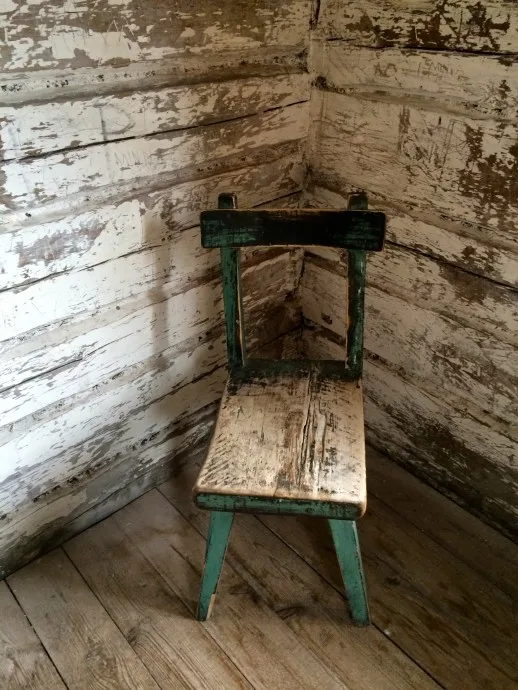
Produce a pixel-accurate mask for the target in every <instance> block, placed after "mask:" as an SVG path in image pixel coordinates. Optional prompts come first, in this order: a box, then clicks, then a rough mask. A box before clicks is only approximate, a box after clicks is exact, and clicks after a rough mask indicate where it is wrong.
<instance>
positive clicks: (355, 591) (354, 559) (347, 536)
mask: <svg viewBox="0 0 518 690" xmlns="http://www.w3.org/2000/svg"><path fill="white" fill-rule="evenodd" d="M329 526H330V527H331V533H332V535H333V541H334V544H335V549H336V555H337V557H338V563H339V564H340V570H341V571H342V577H343V580H344V584H345V589H346V591H347V597H348V599H349V607H350V610H351V617H352V619H353V621H354V622H355V623H356V625H369V623H370V616H369V605H368V603H367V590H366V588H365V577H364V574H363V567H362V558H361V554H360V544H359V541H358V532H357V530H356V523H355V522H353V521H351V520H329Z"/></svg>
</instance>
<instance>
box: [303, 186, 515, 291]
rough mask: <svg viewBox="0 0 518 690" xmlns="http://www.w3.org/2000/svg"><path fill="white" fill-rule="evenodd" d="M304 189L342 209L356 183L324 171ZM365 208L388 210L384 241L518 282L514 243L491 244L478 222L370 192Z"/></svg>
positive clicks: (316, 201)
mask: <svg viewBox="0 0 518 690" xmlns="http://www.w3.org/2000/svg"><path fill="white" fill-rule="evenodd" d="M313 177H314V181H313V182H312V183H310V186H309V188H308V190H307V191H306V199H307V201H306V203H308V204H309V205H312V206H313V205H314V206H317V207H328V208H341V207H345V206H346V204H347V198H346V196H347V194H348V193H349V192H351V191H354V190H355V189H356V188H355V187H354V186H353V185H349V184H348V183H345V182H344V181H342V180H340V179H338V178H336V177H335V176H327V177H326V179H325V182H322V184H326V185H329V188H327V187H325V186H320V185H319V184H318V183H317V182H316V180H317V179H318V177H319V174H318V172H316V173H314V175H313ZM368 198H369V207H370V208H374V209H376V210H379V211H384V212H385V213H386V214H387V240H388V241H390V242H393V243H395V244H401V245H404V246H405V247H409V248H410V249H414V250H416V251H418V252H419V253H421V254H427V255H429V256H431V257H433V258H434V259H439V260H440V261H444V262H447V263H449V264H453V265H454V266H457V267H458V268H461V269H463V270H465V271H468V272H469V273H475V274H477V275H480V276H482V277H484V278H489V279H490V280H494V281H496V282H498V283H505V284H507V285H509V286H511V287H518V247H516V245H511V246H509V247H507V246H505V245H506V244H507V243H504V244H503V245H500V246H499V245H498V244H495V243H494V240H495V238H494V237H491V236H490V235H489V234H488V233H487V231H486V230H485V229H484V228H483V227H478V226H477V225H474V224H472V223H467V222H456V221H455V220H452V219H450V218H448V217H446V216H444V215H441V214H438V213H436V212H435V210H434V209H433V207H431V206H430V207H429V208H427V209H423V208H418V207H414V206H411V205H409V204H408V203H405V202H403V203H397V202H395V201H394V200H391V199H387V198H385V197H383V196H380V195H377V194H373V193H369V194H368Z"/></svg>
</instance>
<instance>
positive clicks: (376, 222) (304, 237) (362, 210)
mask: <svg viewBox="0 0 518 690" xmlns="http://www.w3.org/2000/svg"><path fill="white" fill-rule="evenodd" d="M201 234H202V245H203V246H204V247H219V248H220V252H221V273H222V279H223V302H224V309H225V321H226V333H227V353H228V364H229V370H230V371H231V373H233V374H236V373H237V372H241V375H243V374H245V375H246V371H245V370H246V369H247V364H248V362H247V359H246V352H245V330H244V312H243V294H242V287H241V263H240V247H247V246H270V245H296V246H308V245H309V246H313V245H315V246H325V247H336V248H342V249H343V248H345V249H347V250H348V252H347V253H348V295H347V300H348V326H347V362H346V363H345V362H344V363H343V365H340V363H337V366H336V367H335V366H334V365H332V364H331V363H326V362H325V361H323V362H322V363H321V366H319V367H318V366H317V365H318V363H316V362H315V363H314V364H315V366H317V368H319V369H322V366H325V370H326V371H327V370H329V372H330V373H332V374H333V375H334V376H339V377H343V378H346V379H358V378H360V376H361V373H362V362H363V325H364V301H365V272H366V263H367V257H366V252H367V251H381V249H382V248H383V241H384V238H385V214H384V213H379V212H373V211H368V210H367V195H366V194H364V193H360V194H352V195H351V196H350V197H349V203H348V210H347V211H328V210H324V211H320V210H318V209H316V210H313V209H309V210H308V209H301V210H299V209H296V210H293V211H292V210H289V209H282V210H277V209H268V210H264V211H263V210H259V211H253V210H251V211H241V210H238V209H237V201H236V197H235V195H234V194H221V195H220V196H219V198H218V210H214V211H203V212H202V214H201ZM308 364H309V365H311V362H309V363H308V362H305V363H304V364H302V363H301V367H304V366H306V367H307V366H308ZM279 366H280V368H279ZM249 368H250V371H252V370H253V371H256V370H258V371H265V372H266V371H268V365H267V364H265V366H264V367H263V366H262V365H260V364H258V362H257V360H250V367H249ZM295 368H296V364H295V362H286V363H285V364H284V365H280V363H273V362H272V367H271V369H272V371H274V370H275V371H276V370H277V369H279V371H281V370H282V371H292V370H294V369H295Z"/></svg>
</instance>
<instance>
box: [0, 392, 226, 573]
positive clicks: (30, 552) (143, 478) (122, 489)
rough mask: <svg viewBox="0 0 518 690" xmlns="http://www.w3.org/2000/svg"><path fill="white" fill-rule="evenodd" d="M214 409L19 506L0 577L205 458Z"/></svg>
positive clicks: (6, 536)
mask: <svg viewBox="0 0 518 690" xmlns="http://www.w3.org/2000/svg"><path fill="white" fill-rule="evenodd" d="M216 411H217V403H213V404H212V405H208V406H207V407H205V408H202V409H201V410H200V411H198V412H195V413H194V414H192V415H188V416H187V417H183V418H181V419H180V420H179V422H178V423H176V422H175V420H171V422H170V424H169V426H168V427H167V428H166V429H164V430H163V433H159V434H158V436H157V437H156V438H155V439H144V441H145V443H144V444H143V445H140V443H135V444H133V446H131V447H129V449H128V451H127V453H125V454H124V456H122V457H117V456H116V454H115V456H114V457H113V458H112V459H111V461H110V462H108V463H106V464H105V465H104V466H102V467H95V468H93V471H91V472H86V473H84V474H83V475H82V476H80V477H78V478H77V481H75V480H73V481H71V482H64V483H63V484H60V485H54V487H53V489H52V490H50V491H48V492H47V493H46V494H45V495H43V496H40V498H39V500H38V501H37V502H36V506H34V504H32V501H29V502H27V503H26V504H25V505H23V506H21V507H19V509H18V510H17V511H16V512H15V513H14V516H13V519H12V521H11V522H7V523H6V527H5V530H3V531H2V535H1V542H2V558H1V561H0V575H1V576H2V577H4V576H7V575H9V574H10V573H12V572H13V571H15V570H17V569H18V568H20V567H22V566H24V565H26V564H27V563H29V562H31V561H32V560H33V559H34V558H36V557H38V556H40V555H41V554H42V553H46V552H47V551H48V550H49V549H50V548H53V547H55V546H59V545H61V544H62V543H63V542H64V541H65V540H66V539H68V538H69V537H73V536H74V535H76V534H77V533H79V532H82V531H83V530H85V529H87V528H88V527H90V526H91V525H92V524H95V523H97V522H99V521H100V520H102V519H103V518H105V517H107V516H108V515H111V514H112V513H113V512H114V511H116V510H118V509H119V508H122V507H123V506H124V505H126V504H127V503H129V502H131V501H133V500H134V499H135V498H138V496H140V495H142V494H143V493H145V492H146V491H148V490H149V489H152V488H153V487H154V486H156V485H157V484H159V483H161V482H162V481H165V480H166V479H167V478H168V477H170V476H171V475H173V476H174V474H175V473H176V472H177V471H178V468H179V467H181V465H182V464H183V463H184V462H186V461H190V460H191V459H195V458H196V456H197V455H199V454H200V452H201V453H202V454H203V455H205V452H206V445H207V443H208V440H209V437H210V433H211V430H212V425H213V422H214V418H215V415H216ZM200 449H201V451H200ZM129 465H131V467H132V471H131V472H128V466H129ZM31 504H32V505H31ZM34 508H36V509H34ZM3 520H8V517H7V516H6V517H5V518H3Z"/></svg>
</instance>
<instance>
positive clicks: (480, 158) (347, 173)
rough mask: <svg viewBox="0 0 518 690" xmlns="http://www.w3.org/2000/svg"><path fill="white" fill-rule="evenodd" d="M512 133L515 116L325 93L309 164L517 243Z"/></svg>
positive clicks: (516, 159)
mask: <svg viewBox="0 0 518 690" xmlns="http://www.w3.org/2000/svg"><path fill="white" fill-rule="evenodd" d="M517 135H518V134H517V129H516V125H515V124H505V125H504V124H502V123H498V122H494V121H488V120H473V119H470V118H467V117H462V116H460V115H451V114H448V113H434V112H429V111H426V110H422V109H417V108H415V107H413V106H407V105H406V104H404V103H401V104H395V103H385V102H383V103H378V102H374V101H365V100H360V99H357V98H353V97H351V96H347V95H343V94H339V93H327V94H326V95H325V110H324V115H323V121H322V126H321V130H320V138H319V152H318V156H317V157H316V160H315V166H316V168H317V169H318V170H319V173H320V174H322V173H323V174H324V175H325V174H327V173H329V174H331V175H339V176H340V178H341V179H343V180H347V182H348V183H349V184H352V185H355V187H361V188H362V189H366V190H368V191H371V192H374V193H377V194H380V195H382V196H385V197H387V198H389V199H391V200H393V201H396V202H400V203H402V204H405V203H407V202H408V203H410V204H414V205H415V206H417V207H424V208H429V207H430V206H431V205H433V206H434V207H435V209H436V213H444V214H446V215H447V216H448V217H450V218H452V219H458V220H459V221H464V220H465V221H468V222H469V223H476V224H479V225H482V226H485V228H486V232H487V233H488V234H492V235H493V236H494V238H495V242H497V241H498V240H500V241H501V242H502V243H504V242H507V243H509V244H510V243H511V242H512V243H513V245H514V246H515V247H516V246H517V245H518V233H517V230H516V228H517V227H518V205H517V204H516V198H517V193H516V192H517V190H516V189H515V187H516V185H517V184H518V182H517V180H518V175H516V173H515V168H516V166H518V151H517V150H516V138H517ZM432 199H433V204H432V203H431V200H432Z"/></svg>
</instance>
